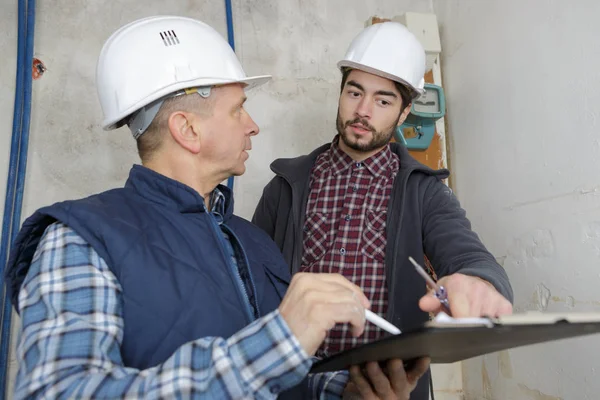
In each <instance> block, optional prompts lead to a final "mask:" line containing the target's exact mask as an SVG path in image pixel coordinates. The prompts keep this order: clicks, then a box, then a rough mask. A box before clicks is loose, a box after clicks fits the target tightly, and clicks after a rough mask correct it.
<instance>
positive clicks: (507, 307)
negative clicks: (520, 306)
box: [497, 297, 513, 316]
mask: <svg viewBox="0 0 600 400" xmlns="http://www.w3.org/2000/svg"><path fill="white" fill-rule="evenodd" d="M512 313H513V306H512V304H511V303H510V301H508V300H506V299H505V298H504V297H502V301H501V302H500V306H499V307H498V313H497V315H498V316H500V315H510V314H512Z"/></svg>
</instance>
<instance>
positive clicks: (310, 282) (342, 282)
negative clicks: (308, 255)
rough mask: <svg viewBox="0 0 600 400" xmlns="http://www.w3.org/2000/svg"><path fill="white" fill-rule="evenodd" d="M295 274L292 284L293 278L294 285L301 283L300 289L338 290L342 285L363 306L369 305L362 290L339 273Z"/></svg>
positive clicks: (367, 306)
mask: <svg viewBox="0 0 600 400" xmlns="http://www.w3.org/2000/svg"><path fill="white" fill-rule="evenodd" d="M297 275H298V274H296V275H294V278H293V279H292V284H293V283H294V280H296V282H297V283H296V285H301V286H302V289H304V290H305V291H307V290H321V291H325V292H328V291H335V290H339V289H340V287H343V288H345V289H347V290H350V291H352V293H354V295H355V296H356V297H357V299H358V300H359V301H360V302H361V303H362V304H363V307H365V308H370V307H371V302H370V301H369V299H368V298H367V296H365V294H364V293H363V291H362V290H361V289H360V288H359V287H358V286H356V285H355V284H354V283H352V282H350V281H349V280H348V279H346V278H344V277H343V276H342V275H340V274H324V273H319V274H311V273H304V274H303V275H301V276H300V277H298V278H296V276H297ZM290 289H291V285H290ZM288 290H289V289H288Z"/></svg>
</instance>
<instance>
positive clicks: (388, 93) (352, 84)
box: [346, 81, 398, 99]
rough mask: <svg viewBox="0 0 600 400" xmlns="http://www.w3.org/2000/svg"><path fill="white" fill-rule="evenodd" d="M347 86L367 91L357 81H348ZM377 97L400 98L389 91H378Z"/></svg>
mask: <svg viewBox="0 0 600 400" xmlns="http://www.w3.org/2000/svg"><path fill="white" fill-rule="evenodd" d="M346 85H348V86H354V87H355V88H357V89H358V90H362V91H363V92H364V91H365V88H364V87H363V86H362V85H361V84H360V83H358V82H356V81H348V82H346ZM375 95H380V96H389V97H393V98H395V99H397V98H398V95H396V93H394V92H390V91H388V90H378V91H376V92H375Z"/></svg>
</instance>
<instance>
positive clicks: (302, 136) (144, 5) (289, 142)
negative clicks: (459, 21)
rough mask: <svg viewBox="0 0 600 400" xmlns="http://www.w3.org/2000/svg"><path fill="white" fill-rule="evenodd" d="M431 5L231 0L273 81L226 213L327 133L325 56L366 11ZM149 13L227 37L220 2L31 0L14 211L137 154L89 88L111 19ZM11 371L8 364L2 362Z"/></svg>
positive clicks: (10, 67) (1, 144)
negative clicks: (35, 63)
mask: <svg viewBox="0 0 600 400" xmlns="http://www.w3.org/2000/svg"><path fill="white" fill-rule="evenodd" d="M405 11H417V12H430V11H431V0H387V1H375V0H368V1H363V0H335V1H326V2H325V1H318V0H297V1H291V0H287V1H280V2H273V1H265V0H261V1H256V0H254V1H240V0H236V1H233V13H234V27H235V33H236V38H235V39H236V50H237V52H238V55H239V56H240V58H241V60H242V63H243V64H244V66H245V68H246V72H247V73H248V74H264V73H266V74H272V75H274V80H273V82H271V83H269V84H267V85H265V86H264V87H262V88H260V89H258V90H255V91H254V92H251V93H250V96H249V97H250V99H249V101H248V110H249V111H250V113H251V114H252V115H253V117H254V118H255V120H256V121H257V123H258V124H259V125H260V127H261V134H260V135H259V136H258V137H256V138H255V139H254V141H253V142H254V143H253V150H252V152H251V156H250V159H249V161H248V162H247V167H248V168H247V173H246V175H244V176H243V177H241V178H238V179H236V186H235V190H236V213H237V214H239V215H241V216H244V217H248V218H249V217H250V216H251V215H252V212H253V211H254V207H255V204H256V202H257V201H258V198H259V197H260V194H261V191H262V188H263V187H264V185H265V184H266V183H267V182H268V180H269V179H270V178H271V176H272V174H271V172H270V169H269V164H270V162H271V161H272V160H273V159H275V158H276V157H285V156H294V155H298V154H302V153H307V152H308V151H310V150H312V149H313V148H315V147H316V146H318V145H320V144H322V143H324V142H326V141H329V140H330V139H331V138H332V137H333V135H334V129H335V125H334V122H335V113H336V104H337V96H338V90H339V89H338V86H339V73H338V71H337V69H336V66H335V63H336V62H337V60H338V59H339V58H340V57H342V56H343V53H344V51H345V49H346V47H347V45H348V44H349V42H350V40H351V38H352V37H353V36H354V35H355V34H356V33H357V32H358V31H359V30H360V29H362V27H363V23H364V21H365V20H366V19H367V18H368V17H369V16H372V15H381V16H394V15H399V14H402V13H403V12H405ZM154 14H176V15H186V16H191V17H194V18H198V19H201V20H204V21H205V22H207V23H209V24H211V25H213V26H214V27H215V28H216V29H217V30H218V31H219V32H220V33H221V34H222V35H223V36H224V37H226V24H225V11H224V2H214V1H211V2H209V1H176V2H164V1H146V2H139V1H132V0H127V1H121V2H111V3H110V5H108V4H105V2H100V1H88V2H73V1H69V0H50V1H44V2H38V8H37V18H36V36H35V52H34V56H35V57H38V58H40V59H41V60H42V61H43V62H44V63H45V64H46V67H47V68H48V70H47V71H46V73H45V74H44V75H43V77H42V78H41V79H40V80H38V81H34V84H33V88H34V93H33V106H32V109H33V112H32V123H31V137H30V150H29V159H28V166H27V182H26V189H25V197H24V208H23V216H24V217H26V216H28V215H30V214H31V213H32V212H33V211H34V210H35V209H37V208H38V207H40V206H43V205H46V204H50V203H53V202H55V201H60V200H64V199H69V198H78V197H83V196H87V195H89V194H92V193H94V192H98V191H102V190H105V189H108V188H112V187H116V186H120V185H122V184H123V182H124V181H125V179H126V177H127V173H128V171H129V168H130V167H131V165H132V164H133V163H136V162H138V158H137V155H136V153H135V144H134V142H133V140H132V139H131V138H130V136H129V133H128V131H127V130H126V129H124V128H123V129H121V130H118V131H111V132H104V131H102V130H101V128H100V127H99V123H100V120H101V111H100V106H99V104H98V102H97V100H96V92H95V88H94V80H95V63H96V60H97V56H98V53H99V51H100V48H101V46H102V44H103V42H104V40H105V39H106V38H107V37H108V36H109V35H110V34H111V33H112V32H113V31H114V30H115V29H117V28H118V27H119V26H121V25H123V24H125V23H127V22H129V21H132V20H134V19H137V18H141V17H145V16H149V15H154ZM0 26H2V27H3V35H0V53H1V54H3V55H4V57H3V58H2V59H1V60H0V89H1V90H0V121H2V122H1V123H0V195H1V197H0V200H2V201H1V203H0V211H1V210H2V208H3V206H4V191H5V179H6V178H5V177H6V173H7V167H8V154H9V144H10V136H11V121H12V112H13V101H14V88H15V86H14V85H15V83H14V81H15V57H16V43H17V40H16V37H17V4H16V2H7V1H3V2H0ZM12 372H13V374H14V372H15V371H14V370H13V371H12Z"/></svg>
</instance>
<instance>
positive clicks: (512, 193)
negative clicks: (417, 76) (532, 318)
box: [433, 0, 600, 400]
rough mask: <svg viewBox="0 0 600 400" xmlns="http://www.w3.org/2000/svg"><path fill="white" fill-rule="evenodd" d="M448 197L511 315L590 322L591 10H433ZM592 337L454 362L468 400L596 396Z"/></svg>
mask: <svg viewBox="0 0 600 400" xmlns="http://www.w3.org/2000/svg"><path fill="white" fill-rule="evenodd" d="M433 6H434V11H435V13H436V14H437V16H438V20H439V22H440V26H441V37H442V47H443V52H442V68H443V76H444V86H445V90H446V94H447V98H448V125H449V127H448V132H447V134H448V137H449V141H450V152H449V158H450V166H451V168H452V171H453V180H452V182H451V184H452V186H453V187H454V189H455V190H456V192H457V194H458V196H459V198H460V200H461V201H462V204H463V206H464V207H465V208H466V210H467V212H468V216H469V217H470V218H471V220H472V221H473V224H474V228H475V229H476V231H477V232H478V233H479V234H480V235H481V237H482V239H483V241H484V243H485V244H486V245H487V246H488V247H489V249H490V250H491V251H492V252H493V253H494V254H495V255H496V256H497V258H498V260H500V261H501V262H502V263H503V265H504V267H505V268H506V270H507V272H508V275H509V276H510V278H511V280H512V283H513V287H514V290H515V308H516V311H525V310H547V311H588V310H593V311H600V293H599V292H598V287H599V285H600V269H599V268H598V265H599V263H600V174H599V172H600V160H599V156H600V131H599V129H598V128H599V127H598V117H599V110H600V74H599V73H598V65H600V42H599V41H598V37H599V35H600V24H599V21H598V16H599V15H600V3H599V2H597V1H595V0H578V1H571V2H566V1H551V0H528V1H518V0H485V1H475V0H433ZM598 359H600V336H594V337H589V338H584V339H577V340H567V341H563V342H555V343H551V344H543V345H536V346H531V347H525V348H522V349H514V350H511V351H508V352H502V353H499V354H494V355H490V356H486V357H483V358H476V359H473V360H471V361H469V362H465V363H464V370H463V372H464V389H465V393H466V398H468V399H546V400H550V399H569V400H570V399H577V400H581V399H597V398H598V393H599V392H600V379H599V378H600V376H599V375H598V372H597V371H598Z"/></svg>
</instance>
